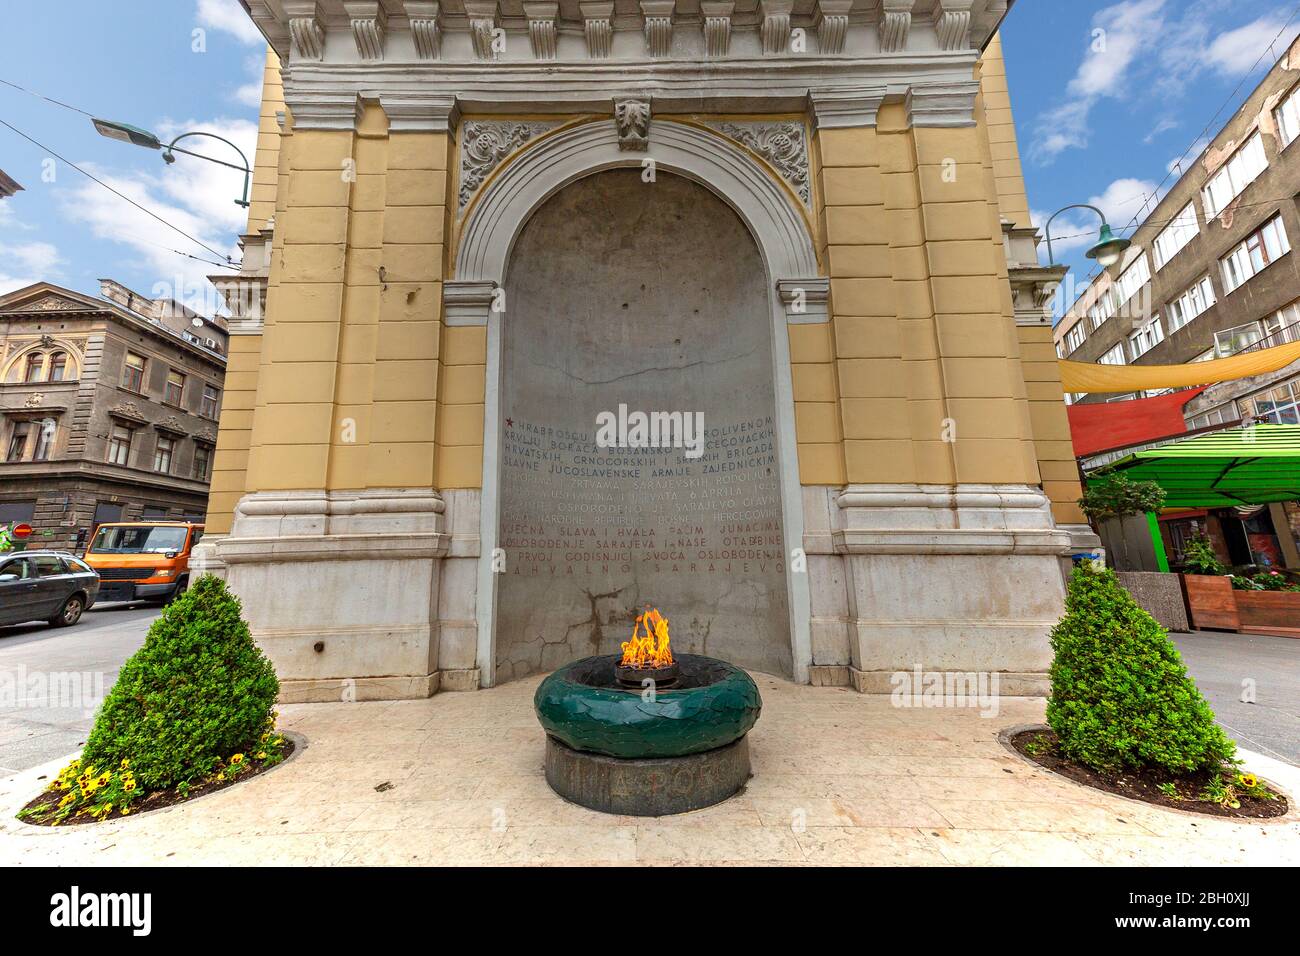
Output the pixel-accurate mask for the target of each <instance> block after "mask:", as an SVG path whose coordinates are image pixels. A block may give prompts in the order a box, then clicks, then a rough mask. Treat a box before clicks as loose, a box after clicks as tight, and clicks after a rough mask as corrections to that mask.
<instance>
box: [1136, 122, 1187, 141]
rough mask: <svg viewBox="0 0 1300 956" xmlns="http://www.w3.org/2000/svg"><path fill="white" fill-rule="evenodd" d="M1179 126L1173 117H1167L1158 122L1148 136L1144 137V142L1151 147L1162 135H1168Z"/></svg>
mask: <svg viewBox="0 0 1300 956" xmlns="http://www.w3.org/2000/svg"><path fill="white" fill-rule="evenodd" d="M1179 125H1180V124H1179V122H1178V120H1176V119H1174V118H1173V117H1172V116H1166V117H1165V118H1164V119H1161V120H1158V121H1157V122H1156V123H1155V125H1154V126H1152V127H1151V131H1150V132H1149V133H1147V134H1146V136H1144V137H1142V142H1144V143H1146V144H1147V145H1148V146H1150V145H1151V144H1152V143H1154V142H1155V141H1156V138H1157V137H1158V136H1160V135H1161V134H1162V133H1167V132H1169V131H1170V130H1171V129H1177V128H1178V127H1179Z"/></svg>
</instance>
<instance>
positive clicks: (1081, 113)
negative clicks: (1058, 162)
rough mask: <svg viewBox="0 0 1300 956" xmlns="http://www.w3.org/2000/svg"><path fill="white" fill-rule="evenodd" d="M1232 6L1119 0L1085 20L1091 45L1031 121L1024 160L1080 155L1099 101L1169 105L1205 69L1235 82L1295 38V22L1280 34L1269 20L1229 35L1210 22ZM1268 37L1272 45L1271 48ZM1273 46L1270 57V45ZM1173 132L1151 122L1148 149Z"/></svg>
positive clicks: (1212, 0)
mask: <svg viewBox="0 0 1300 956" xmlns="http://www.w3.org/2000/svg"><path fill="white" fill-rule="evenodd" d="M1225 11H1227V15H1229V16H1230V15H1231V13H1232V7H1231V6H1230V5H1227V4H1224V3H1222V2H1221V0H1193V2H1190V3H1186V4H1183V5H1180V6H1178V7H1177V8H1176V7H1174V6H1173V5H1170V4H1169V3H1168V2H1167V0H1123V2H1121V3H1116V4H1112V5H1111V6H1108V7H1106V8H1105V9H1103V10H1100V11H1099V12H1098V13H1097V14H1096V15H1095V16H1094V17H1093V20H1092V27H1093V34H1092V36H1091V37H1090V44H1089V46H1088V49H1087V52H1086V53H1085V54H1084V57H1083V60H1082V61H1081V62H1080V64H1079V67H1078V69H1077V70H1076V71H1075V74H1074V76H1073V78H1072V79H1071V80H1070V82H1069V84H1068V85H1067V87H1066V91H1065V93H1066V95H1065V97H1064V99H1063V100H1062V101H1061V103H1060V105H1059V106H1056V107H1054V108H1053V109H1051V110H1049V111H1046V112H1045V113H1043V114H1042V115H1040V116H1039V117H1038V121H1037V126H1036V129H1035V135H1034V137H1033V140H1032V142H1031V144H1030V149H1029V155H1030V158H1031V159H1033V160H1034V161H1035V162H1038V163H1039V164H1044V165H1045V164H1047V163H1050V162H1051V161H1052V160H1054V159H1055V158H1056V157H1057V156H1059V155H1060V154H1061V153H1062V152H1064V151H1065V150H1068V149H1085V148H1087V146H1088V144H1089V140H1090V138H1091V133H1092V123H1091V115H1092V111H1093V109H1094V108H1095V107H1096V106H1097V104H1098V103H1100V102H1101V101H1102V100H1103V99H1106V98H1113V99H1120V100H1128V101H1129V102H1130V105H1132V106H1135V107H1138V108H1142V107H1145V106H1146V105H1147V104H1149V103H1150V102H1151V101H1152V100H1160V99H1165V100H1170V101H1174V100H1177V99H1179V98H1180V97H1182V96H1183V95H1184V94H1185V92H1186V90H1187V87H1188V85H1189V84H1190V83H1191V82H1193V81H1194V80H1195V79H1196V78H1197V77H1198V76H1200V75H1201V74H1202V73H1203V72H1204V71H1206V70H1213V71H1214V72H1216V73H1218V74H1219V75H1220V76H1224V77H1227V78H1230V79H1231V78H1236V77H1240V76H1244V75H1245V74H1247V73H1248V72H1250V71H1251V69H1252V67H1253V66H1255V64H1256V62H1257V61H1258V63H1259V66H1260V68H1265V67H1267V66H1269V65H1271V64H1272V63H1273V61H1274V60H1275V59H1276V57H1278V56H1281V54H1282V53H1283V52H1284V51H1285V50H1286V49H1287V47H1288V46H1289V45H1290V43H1291V42H1292V40H1293V39H1294V38H1295V37H1296V36H1297V35H1300V18H1298V19H1297V21H1296V22H1292V23H1291V24H1290V25H1289V26H1287V28H1286V30H1285V31H1283V32H1282V34H1281V36H1278V34H1279V31H1282V27H1283V24H1284V23H1286V17H1285V15H1284V14H1282V13H1272V14H1268V15H1266V16H1262V17H1259V18H1258V19H1256V20H1254V21H1252V22H1250V23H1247V24H1245V25H1244V26H1239V27H1235V28H1233V29H1229V30H1220V29H1219V28H1218V27H1217V26H1216V25H1215V23H1214V21H1215V20H1216V19H1221V18H1222V17H1223V16H1224V15H1225ZM1274 38H1277V39H1276V42H1274ZM1270 44H1272V53H1271V54H1270V53H1269V45H1270ZM1176 125H1177V123H1176V121H1175V120H1174V118H1173V117H1170V116H1165V117H1163V118H1161V119H1160V120H1158V121H1154V122H1153V124H1152V128H1151V130H1150V131H1149V132H1148V134H1147V135H1146V137H1145V141H1146V142H1147V143H1150V142H1152V141H1153V140H1154V139H1155V138H1156V137H1157V136H1158V135H1160V133H1163V132H1167V131H1168V130H1170V129H1173V128H1174V127H1175V126H1176Z"/></svg>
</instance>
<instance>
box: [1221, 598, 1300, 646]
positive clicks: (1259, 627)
mask: <svg viewBox="0 0 1300 956" xmlns="http://www.w3.org/2000/svg"><path fill="white" fill-rule="evenodd" d="M1232 594H1233V597H1235V598H1236V599H1237V618H1238V620H1239V625H1238V629H1239V630H1240V631H1241V632H1242V633H1244V634H1282V635H1285V636H1286V637H1300V591H1233V592H1232Z"/></svg>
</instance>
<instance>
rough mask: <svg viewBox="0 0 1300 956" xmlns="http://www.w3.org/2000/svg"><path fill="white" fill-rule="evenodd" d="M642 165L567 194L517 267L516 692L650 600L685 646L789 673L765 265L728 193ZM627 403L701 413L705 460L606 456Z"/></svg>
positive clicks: (511, 328) (507, 514) (510, 670)
mask: <svg viewBox="0 0 1300 956" xmlns="http://www.w3.org/2000/svg"><path fill="white" fill-rule="evenodd" d="M640 173H641V171H640V170H639V169H633V170H612V171H607V172H602V173H598V174H596V175H594V176H590V177H588V178H586V179H582V180H580V181H578V182H577V183H574V184H573V185H571V186H569V187H567V188H566V189H564V190H563V191H561V192H560V193H558V194H557V195H556V196H554V197H552V198H551V199H550V200H549V201H548V202H547V203H546V204H545V205H544V206H543V207H542V208H541V209H539V210H538V211H537V212H536V213H535V214H534V215H533V217H532V219H531V220H530V221H529V223H528V224H527V226H526V227H525V228H524V231H523V233H522V234H521V235H520V238H519V240H518V242H517V244H516V246H515V249H514V253H513V256H512V259H511V267H510V272H509V275H508V276H507V280H506V301H507V302H508V303H509V310H510V311H509V315H510V321H509V322H507V323H506V324H505V326H504V343H503V351H504V355H503V378H504V385H503V389H504V399H503V402H502V409H503V414H504V416H505V422H504V443H503V444H504V447H503V449H502V486H501V488H502V501H501V513H502V518H501V546H502V547H503V548H504V549H505V552H506V556H507V557H506V560H507V566H506V573H505V575H504V577H503V579H502V581H501V584H500V594H499V603H498V623H497V650H496V666H497V677H498V680H501V681H505V680H511V679H514V678H518V677H522V676H524V675H526V674H530V673H534V672H537V671H545V670H551V669H553V668H555V667H557V666H559V665H560V664H563V663H565V662H566V661H570V660H573V659H576V658H580V657H584V656H587V655H590V654H596V653H611V652H613V651H616V650H618V646H619V644H620V643H621V642H622V641H625V640H627V639H628V636H629V634H630V632H631V629H632V615H633V613H634V611H635V609H636V608H638V607H639V606H641V605H642V604H645V603H650V604H654V605H656V606H658V607H659V608H660V609H661V610H662V611H663V612H664V613H665V615H666V616H667V617H668V618H669V621H670V627H671V630H672V640H673V647H674V649H675V650H677V651H678V652H683V651H684V652H693V653H708V654H711V655H714V656H717V657H721V658H723V659H725V660H730V661H733V662H735V663H737V664H741V665H743V666H745V667H750V668H754V669H757V670H760V671H764V672H767V673H772V674H778V675H787V676H788V675H790V674H791V673H792V662H791V645H790V634H789V615H788V612H787V595H786V582H785V574H784V571H785V567H784V562H783V555H782V538H781V533H782V532H781V511H780V495H779V492H780V489H779V481H778V473H779V469H778V463H777V459H776V451H775V440H774V432H773V427H774V418H775V414H776V413H775V398H774V392H773V384H772V368H773V365H772V363H773V359H772V343H771V336H772V323H771V307H770V303H769V301H768V299H767V291H766V278H765V277H766V270H765V268H764V266H763V262H762V259H761V258H760V255H759V251H758V247H757V246H756V244H755V242H754V240H753V238H752V237H751V236H750V235H749V233H748V231H747V230H746V228H745V226H744V225H743V224H742V223H741V221H740V219H739V218H738V217H737V216H736V214H735V213H734V212H733V211H732V210H731V208H730V207H729V206H727V205H726V204H725V203H724V202H723V201H722V200H720V199H718V198H717V197H716V196H714V195H713V194H712V193H711V192H709V191H708V190H707V189H705V188H703V187H702V186H699V185H697V184H695V183H692V182H690V181H688V180H685V179H682V178H679V177H676V176H673V175H670V174H666V173H663V172H660V173H659V175H658V179H657V182H654V183H644V182H642V180H641V174H640ZM620 404H622V405H626V406H627V408H628V410H629V411H638V410H640V411H645V412H651V411H668V412H673V411H678V412H683V413H688V414H689V413H696V412H699V413H702V414H703V422H704V429H705V435H706V446H705V448H704V451H703V454H702V456H701V457H699V458H690V457H688V456H687V455H686V450H685V449H683V448H648V449H634V448H602V447H597V444H596V416H597V414H598V413H600V412H602V411H609V412H617V410H618V408H619V405H620Z"/></svg>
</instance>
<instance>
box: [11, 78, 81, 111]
mask: <svg viewBox="0 0 1300 956" xmlns="http://www.w3.org/2000/svg"><path fill="white" fill-rule="evenodd" d="M0 83H3V84H4V85H5V86H12V87H13V88H14V89H15V90H18V91H19V92H22V93H26V94H27V95H28V96H34V97H36V98H37V99H38V100H44V101H45V102H47V103H53V104H54V105H55V106H62V107H63V108H64V109H65V110H72V111H73V112H74V113H80V114H81V115H82V116H89V117H90V118H91V119H94V118H95V114H94V113H87V112H86V111H85V110H83V109H82V108H81V107H79V106H73V105H72V104H71V103H65V102H63V100H56V99H55V98H54V97H52V96H46V95H45V94H44V93H37V92H36V91H35V90H29V89H28V88H27V87H25V86H19V85H18V84H17V83H14V82H12V81H10V80H5V79H0Z"/></svg>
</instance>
